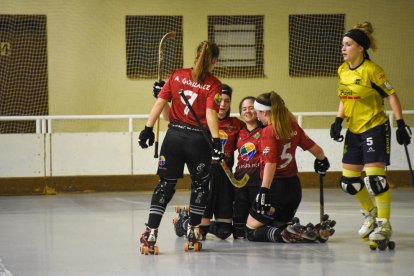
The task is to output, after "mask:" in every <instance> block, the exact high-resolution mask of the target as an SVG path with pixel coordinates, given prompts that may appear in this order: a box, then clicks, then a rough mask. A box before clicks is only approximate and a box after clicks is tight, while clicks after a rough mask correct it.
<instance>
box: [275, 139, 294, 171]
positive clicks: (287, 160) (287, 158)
mask: <svg viewBox="0 0 414 276" xmlns="http://www.w3.org/2000/svg"><path fill="white" fill-rule="evenodd" d="M290 146H291V144H290V143H287V144H284V145H283V151H282V154H281V155H280V159H282V161H284V162H283V163H282V164H281V165H279V166H278V167H279V168H280V169H283V168H286V167H287V166H288V165H289V164H290V162H291V161H292V159H293V156H292V154H290V152H287V150H288V149H290Z"/></svg>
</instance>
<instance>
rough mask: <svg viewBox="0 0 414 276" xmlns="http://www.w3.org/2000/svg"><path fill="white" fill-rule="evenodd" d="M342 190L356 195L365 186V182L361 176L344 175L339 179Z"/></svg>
mask: <svg viewBox="0 0 414 276" xmlns="http://www.w3.org/2000/svg"><path fill="white" fill-rule="evenodd" d="M339 184H340V185H341V188H342V190H343V191H344V192H345V193H348V194H350V195H356V194H357V193H358V192H359V191H361V190H362V189H363V188H364V182H363V181H362V179H361V178H360V177H346V176H342V177H341V180H340V181H339Z"/></svg>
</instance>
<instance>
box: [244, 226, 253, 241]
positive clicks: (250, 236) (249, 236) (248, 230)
mask: <svg viewBox="0 0 414 276" xmlns="http://www.w3.org/2000/svg"><path fill="white" fill-rule="evenodd" d="M255 230H256V229H252V228H249V227H247V226H246V228H244V231H245V233H246V238H247V239H248V240H249V241H254V231H255Z"/></svg>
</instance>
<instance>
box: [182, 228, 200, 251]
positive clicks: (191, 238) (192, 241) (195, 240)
mask: <svg viewBox="0 0 414 276" xmlns="http://www.w3.org/2000/svg"><path fill="white" fill-rule="evenodd" d="M187 239H188V242H186V243H185V244H184V251H185V252H187V251H189V250H190V249H194V251H200V250H201V247H202V244H201V242H200V240H202V236H201V234H200V227H199V225H197V226H192V225H190V224H188V226H187Z"/></svg>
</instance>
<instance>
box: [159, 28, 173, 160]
mask: <svg viewBox="0 0 414 276" xmlns="http://www.w3.org/2000/svg"><path fill="white" fill-rule="evenodd" d="M175 36H176V33H175V32H169V33H166V34H165V35H164V36H163V37H162V38H161V41H160V45H159V46H158V82H160V81H162V64H163V61H164V51H165V44H166V41H167V39H169V38H173V39H174V38H175ZM159 136H160V117H158V118H157V122H156V123H155V145H154V158H158V144H159Z"/></svg>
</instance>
